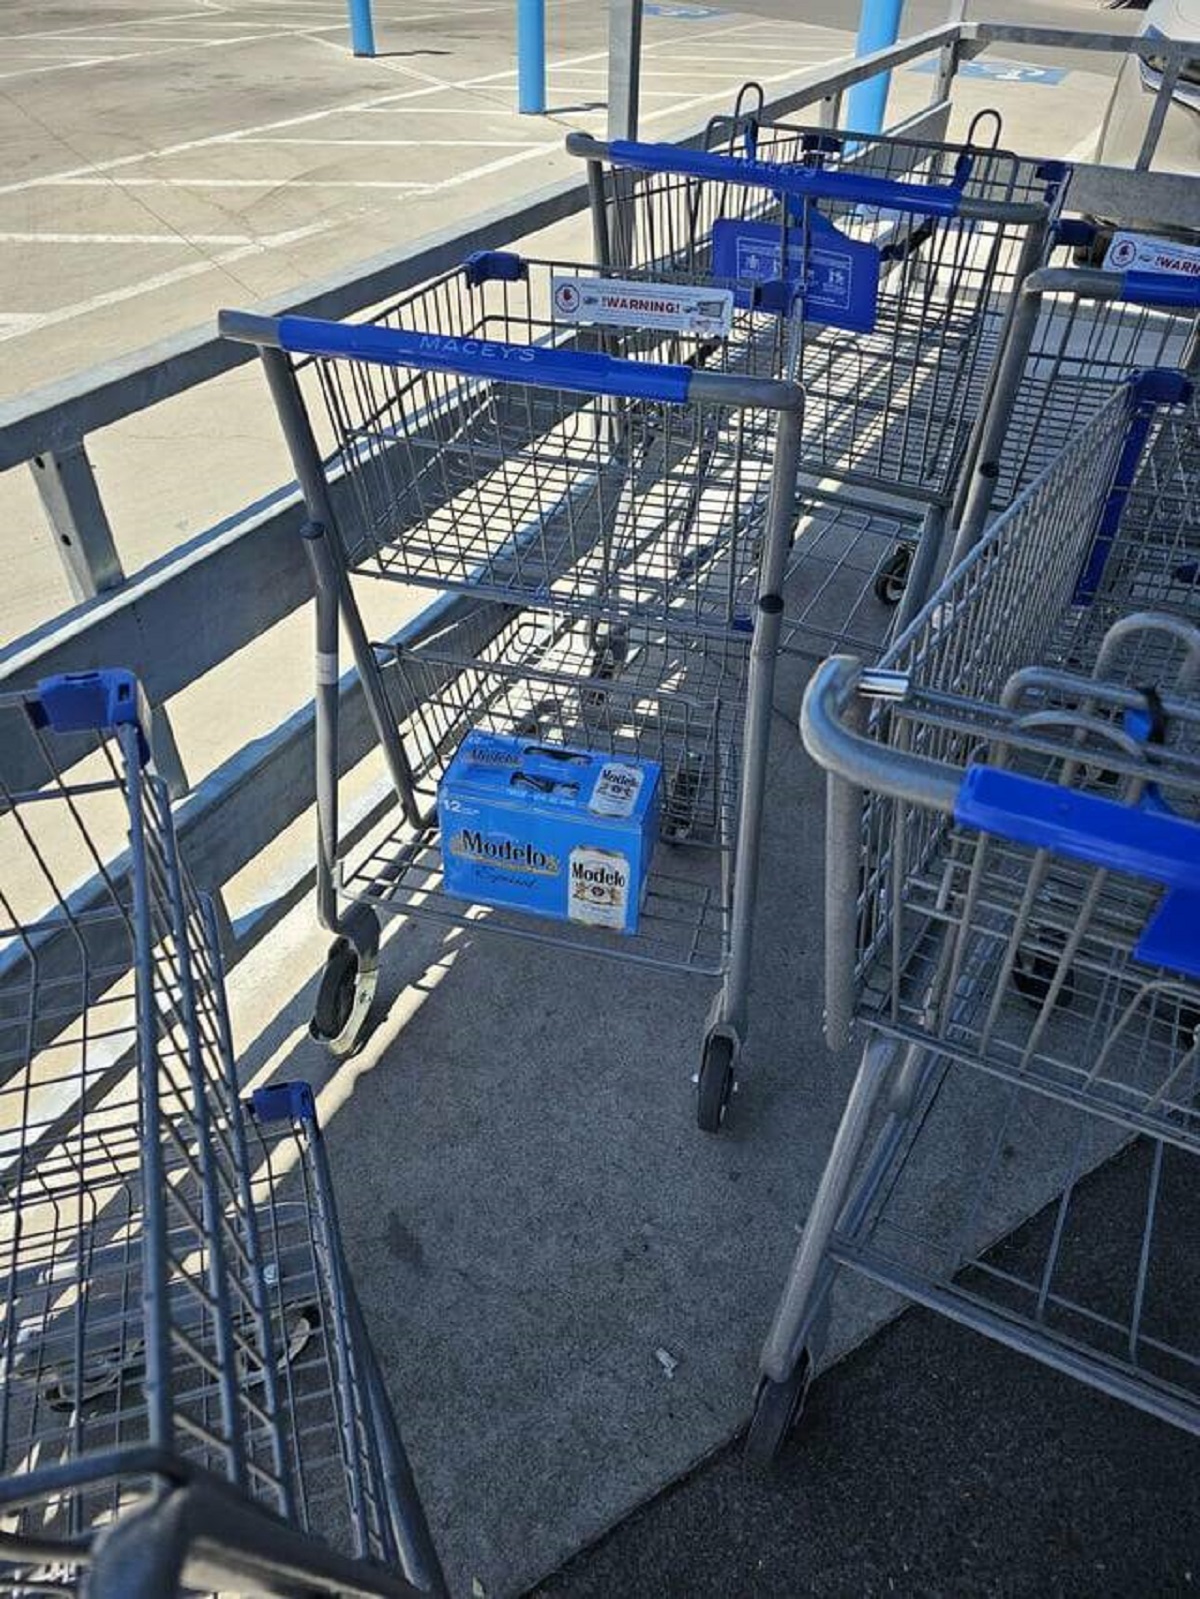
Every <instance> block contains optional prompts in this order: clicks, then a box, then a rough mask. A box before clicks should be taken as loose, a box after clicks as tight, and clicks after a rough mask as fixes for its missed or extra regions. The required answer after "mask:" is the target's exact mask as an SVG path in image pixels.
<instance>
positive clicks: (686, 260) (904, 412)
mask: <svg viewBox="0 0 1200 1599" xmlns="http://www.w3.org/2000/svg"><path fill="white" fill-rule="evenodd" d="M746 131H749V130H748V129H747V130H746ZM772 138H777V139H778V141H780V142H778V143H777V144H776V143H771V142H770V140H771V139H772ZM567 148H568V150H570V151H571V152H572V153H573V154H575V155H578V156H580V157H582V158H583V159H584V160H586V162H587V167H588V182H589V188H590V191H591V196H592V222H593V234H594V240H595V249H596V257H597V260H598V261H600V262H601V263H602V264H603V265H604V266H605V267H606V268H609V267H613V268H614V269H615V268H616V267H620V266H622V265H624V266H625V267H630V266H633V267H636V269H637V270H638V271H639V272H642V273H650V274H652V273H653V272H654V271H661V272H665V273H668V274H670V273H674V272H684V273H689V274H692V275H700V274H709V275H710V277H711V279H712V281H714V282H721V283H726V282H730V281H735V280H736V281H737V288H738V292H739V294H740V295H742V296H743V297H747V296H748V297H750V303H751V304H753V305H759V306H761V307H762V313H763V314H764V317H765V313H766V312H768V311H769V310H770V309H772V308H773V309H774V312H775V314H777V315H781V316H784V317H786V318H787V319H788V320H789V323H790V337H789V338H788V340H787V341H783V342H782V344H781V348H782V349H783V351H784V353H785V354H786V356H787V359H788V361H789V366H788V368H787V370H786V372H784V373H783V374H781V375H787V376H791V377H793V378H795V380H796V381H797V382H799V383H800V384H801V385H802V386H803V388H804V390H805V395H806V409H805V428H804V433H803V437H802V441H801V467H802V472H803V474H804V477H803V479H802V482H801V490H802V493H803V495H804V497H805V500H806V501H807V502H808V503H809V505H810V514H811V515H812V517H813V527H814V529H815V530H816V534H817V535H818V536H819V535H820V531H821V529H822V527H823V525H824V523H825V522H826V521H828V520H829V518H830V516H831V515H832V516H833V517H835V518H836V517H838V516H839V515H844V514H845V512H847V511H851V510H853V511H857V512H858V513H859V515H860V517H861V516H862V515H863V514H864V513H865V514H866V516H867V517H870V516H872V514H873V515H874V516H875V518H876V521H875V524H874V525H868V527H867V529H866V530H864V531H863V532H861V533H860V534H859V536H858V537H856V538H852V539H851V540H850V541H849V544H848V547H847V549H846V552H845V556H844V557H843V562H844V566H845V570H846V573H847V574H855V573H856V569H859V568H861V569H862V571H861V572H859V573H857V574H856V575H857V581H856V582H855V583H853V584H852V585H851V586H850V587H849V588H848V591H847V593H846V595H845V596H843V597H842V599H841V600H840V602H839V606H838V610H837V612H836V613H834V614H833V615H832V616H830V615H829V614H828V610H829V608H828V607H825V608H824V609H822V608H821V607H810V606H805V607H804V609H802V611H801V613H800V614H799V616H798V617H797V618H796V620H795V623H794V625H792V626H791V627H790V628H789V634H788V636H789V639H791V640H792V641H794V642H797V643H798V644H799V645H801V647H805V648H806V651H807V653H810V654H816V655H817V656H818V657H820V656H821V655H823V654H825V653H826V652H827V651H829V650H830V649H837V648H841V647H847V646H851V647H856V648H869V647H876V648H877V647H878V646H879V643H880V640H879V636H878V626H879V623H878V617H874V622H875V629H876V631H875V635H874V637H872V636H871V634H870V633H869V632H864V630H863V624H864V620H865V618H866V617H867V616H868V615H870V614H871V612H870V607H869V605H868V603H867V602H868V601H869V599H871V598H873V599H874V600H875V601H876V602H877V606H878V604H879V603H883V604H886V605H896V604H899V607H900V609H899V613H898V615H897V617H896V618H895V625H896V626H900V627H902V626H903V625H904V624H905V623H906V621H907V620H908V619H909V618H910V617H911V616H913V615H914V614H915V613H916V611H917V610H918V609H919V608H920V605H921V602H922V600H923V599H924V597H925V594H926V593H927V592H928V587H929V583H930V581H931V579H932V578H933V575H934V572H935V570H936V568H937V565H938V561H939V558H940V557H941V556H943V555H944V547H943V546H944V541H945V534H946V528H947V525H948V523H949V525H951V526H953V525H955V523H956V521H957V511H958V507H959V504H960V498H961V492H962V485H963V482H964V479H965V478H966V477H968V476H969V474H970V470H971V466H972V463H973V461H974V458H975V454H976V451H977V449H978V445H979V437H980V431H981V427H982V419H983V415H984V413H985V411H986V410H987V406H988V400H989V396H990V394H991V390H992V386H993V383H994V381H995V372H996V362H997V360H998V357H999V352H1000V350H1001V349H1002V348H1003V346H1004V343H1005V340H1006V337H1007V326H1008V320H1009V317H1010V315H1011V307H1012V297H1013V292H1014V290H1015V288H1016V287H1017V285H1019V284H1020V283H1021V282H1022V281H1023V280H1024V279H1025V277H1026V276H1027V275H1028V274H1029V273H1030V272H1031V271H1033V270H1034V268H1036V267H1039V266H1041V265H1042V263H1043V261H1044V260H1045V258H1046V254H1047V251H1048V249H1049V248H1050V245H1051V243H1052V240H1053V237H1054V234H1053V228H1052V224H1053V223H1054V220H1055V218H1056V215H1057V211H1058V207H1059V205H1060V204H1061V199H1062V193H1063V190H1064V187H1065V183H1066V179H1067V177H1068V175H1069V169H1068V168H1067V167H1065V166H1064V165H1063V164H1062V163H1061V162H1059V163H1046V164H1044V165H1043V164H1036V163H1031V162H1026V161H1022V160H1020V159H1019V158H1017V157H1015V156H1008V155H1005V154H1003V153H1001V152H996V151H994V150H987V149H980V150H978V151H973V150H971V149H969V148H962V147H958V146H946V145H940V144H928V145H925V146H920V145H917V144H915V143H914V142H913V141H906V140H889V139H885V138H874V139H872V140H870V141H868V143H867V145H866V146H865V148H864V150H862V151H860V150H858V149H856V147H855V146H854V144H853V143H852V142H851V141H850V140H849V139H848V138H843V137H842V136H840V135H838V136H833V135H831V134H830V133H829V132H828V130H822V129H807V130H800V129H788V130H786V132H785V133H783V134H780V135H778V136H776V135H774V134H773V133H772V131H771V130H758V131H757V132H756V133H755V135H754V137H753V138H752V139H751V141H750V144H749V145H748V146H747V152H746V153H745V154H739V155H730V154H722V153H718V152H712V151H698V150H685V149H681V148H679V147H677V146H674V145H666V144H638V143H634V142H630V141H619V140H618V141H614V142H612V143H607V144H606V143H603V142H602V141H600V140H597V139H594V138H592V137H591V136H590V135H587V134H578V133H576V134H571V135H569V136H568V139H567ZM764 148H766V149H767V152H768V153H767V155H766V156H764V154H763V149H764ZM751 151H752V152H753V153H750V152H751ZM606 169H607V176H606ZM747 228H749V229H750V230H756V231H752V232H751V233H750V234H749V236H748V243H747V245H746V247H745V248H744V249H743V248H741V247H740V246H738V245H737V244H736V241H737V240H738V239H739V238H740V232H745V231H746V229H747ZM722 229H724V230H726V233H725V235H724V236H723V237H722V240H721V242H720V243H718V242H717V236H718V231H719V230H722ZM739 230H740V232H739ZM768 234H772V235H774V238H775V242H774V244H773V245H771V244H770V242H769V240H768V239H767V238H766V235H768ZM751 245H753V247H754V248H753V249H751V248H750V246H751ZM772 252H773V253H772ZM864 254H865V256H866V258H867V259H866V260H865V261H864V260H863V257H864ZM752 258H758V259H759V261H760V266H759V267H758V268H756V269H755V271H754V273H753V278H752V279H751V278H749V277H746V278H743V277H742V275H741V274H740V273H738V272H735V270H734V269H735V268H736V267H737V266H738V265H739V264H740V263H741V262H742V261H743V259H745V261H746V262H750V261H751V260H752ZM785 260H786V262H787V266H786V268H784V267H783V266H782V265H781V263H782V262H783V261H785ZM862 274H866V275H867V278H868V282H869V281H870V280H871V279H872V278H874V277H876V275H877V281H876V282H875V283H874V286H873V287H871V288H870V293H869V294H866V295H864V301H863V304H862V305H857V304H856V303H855V302H856V300H857V296H858V291H857V290H853V289H852V290H851V291H850V293H849V294H848V295H843V293H842V290H841V287H840V285H842V284H844V283H850V284H852V283H853V282H854V280H855V278H856V276H857V275H862ZM780 278H782V280H784V281H779V280H780ZM785 290H786V291H788V292H782V291H785ZM867 300H869V301H870V306H869V308H868V307H867V305H866V303H865V302H866V301H867ZM868 309H869V314H868V315H866V316H865V317H864V316H863V315H862V314H861V313H862V312H863V311H864V310H868ZM831 483H833V484H835V485H836V492H831V489H830V486H829V485H830V484H831ZM881 497H882V499H883V502H884V504H883V510H882V512H881V504H880V501H881ZM886 511H890V513H891V515H890V517H889V516H888V515H887V514H883V513H884V512H886ZM897 511H899V512H902V513H904V512H906V513H907V515H908V517H909V518H910V519H911V525H910V526H909V527H908V528H907V529H906V530H905V531H904V532H903V533H902V534H900V535H899V537H898V534H897V529H896V523H895V518H896V514H897ZM813 542H815V540H814V539H813V538H807V539H806V537H805V531H804V530H802V531H801V534H800V536H799V537H798V539H797V542H796V547H795V550H794V551H793V557H792V564H793V567H794V568H795V571H796V577H797V582H796V584H794V585H793V587H795V588H797V589H799V590H800V599H801V602H802V603H803V600H804V593H803V591H804V589H805V588H806V586H809V584H811V583H813V582H816V583H819V582H820V578H819V577H817V576H815V574H809V573H807V572H806V571H805V561H806V557H807V555H808V553H809V549H810V546H811V544H812V543H813ZM868 557H869V558H868ZM828 559H829V556H828V554H822V553H820V552H818V559H817V561H816V563H815V566H816V569H817V571H818V572H819V571H820V569H821V568H822V567H823V566H825V565H826V564H827V563H828ZM864 578H865V580H864Z"/></svg>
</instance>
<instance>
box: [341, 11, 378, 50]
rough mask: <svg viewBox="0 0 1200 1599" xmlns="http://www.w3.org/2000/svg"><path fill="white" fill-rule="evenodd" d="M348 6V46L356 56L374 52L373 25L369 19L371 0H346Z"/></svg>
mask: <svg viewBox="0 0 1200 1599" xmlns="http://www.w3.org/2000/svg"><path fill="white" fill-rule="evenodd" d="M348 4H349V7H350V48H351V49H352V50H353V51H354V54H355V55H356V56H373V55H374V54H375V27H374V24H373V22H372V20H371V0H348Z"/></svg>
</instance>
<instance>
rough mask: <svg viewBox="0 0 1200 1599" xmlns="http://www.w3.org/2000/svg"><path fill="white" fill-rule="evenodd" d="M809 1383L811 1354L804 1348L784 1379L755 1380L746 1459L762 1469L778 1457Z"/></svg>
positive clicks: (797, 1418) (800, 1410)
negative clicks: (777, 1380)
mask: <svg viewBox="0 0 1200 1599" xmlns="http://www.w3.org/2000/svg"><path fill="white" fill-rule="evenodd" d="M811 1382H812V1357H811V1356H810V1355H809V1352H808V1350H807V1349H805V1350H803V1351H801V1354H800V1358H799V1360H797V1362H796V1364H795V1365H794V1366H793V1367H792V1372H791V1376H790V1377H788V1378H787V1379H786V1381H784V1382H772V1381H771V1379H770V1378H769V1377H762V1378H760V1379H759V1384H758V1389H757V1392H756V1393H755V1395H754V1415H753V1416H752V1417H751V1418H750V1430H749V1432H747V1434H746V1459H747V1460H748V1461H749V1462H750V1464H751V1465H752V1466H757V1467H758V1469H759V1470H760V1471H765V1470H767V1469H768V1467H770V1466H773V1465H774V1464H775V1463H776V1461H777V1460H778V1459H779V1455H780V1452H781V1451H782V1449H783V1446H784V1444H786V1443H787V1441H788V1439H789V1437H790V1436H791V1435H792V1433H793V1432H795V1430H796V1428H797V1426H798V1425H799V1423H800V1417H801V1416H802V1415H803V1414H804V1401H805V1399H806V1398H807V1397H808V1388H809V1384H810V1383H811Z"/></svg>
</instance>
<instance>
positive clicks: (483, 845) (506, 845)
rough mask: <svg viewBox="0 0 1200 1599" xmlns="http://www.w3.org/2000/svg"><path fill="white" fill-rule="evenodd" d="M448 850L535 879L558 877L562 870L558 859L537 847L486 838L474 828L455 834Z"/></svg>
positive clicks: (463, 858)
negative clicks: (522, 873)
mask: <svg viewBox="0 0 1200 1599" xmlns="http://www.w3.org/2000/svg"><path fill="white" fill-rule="evenodd" d="M450 850H451V853H452V854H454V855H457V856H459V857H460V858H461V859H462V860H467V861H477V862H479V863H480V864H482V865H486V866H506V867H508V869H509V870H510V871H514V872H528V873H530V875H531V876H534V877H557V876H558V874H559V871H560V870H561V867H560V865H559V860H558V856H557V855H551V854H549V853H548V852H547V851H546V850H542V849H538V847H537V845H536V844H529V843H522V842H521V841H520V840H519V839H515V838H488V837H487V835H486V834H485V833H481V832H479V831H478V829H476V828H473V827H464V828H463V829H462V831H461V832H460V833H456V834H455V835H454V837H453V838H452V839H451V840H450Z"/></svg>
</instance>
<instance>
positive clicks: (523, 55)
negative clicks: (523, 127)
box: [517, 0, 546, 117]
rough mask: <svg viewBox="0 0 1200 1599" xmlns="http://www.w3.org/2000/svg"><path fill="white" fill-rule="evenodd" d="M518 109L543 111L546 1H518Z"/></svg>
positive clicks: (532, 113)
mask: <svg viewBox="0 0 1200 1599" xmlns="http://www.w3.org/2000/svg"><path fill="white" fill-rule="evenodd" d="M517 110H518V111H519V112H520V114H521V115H522V116H523V117H540V116H542V115H544V113H545V110H546V0H517Z"/></svg>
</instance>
